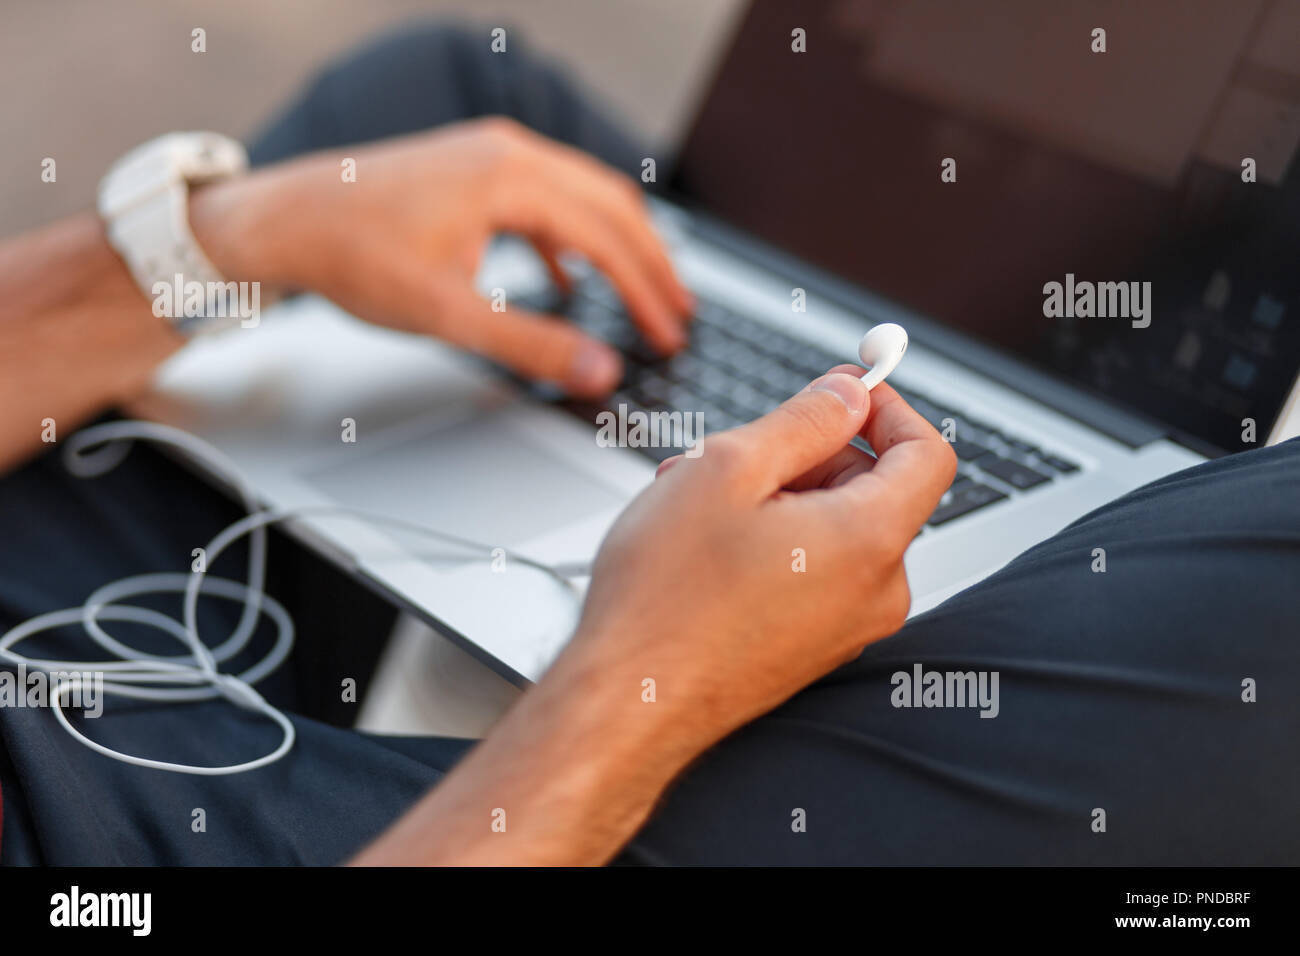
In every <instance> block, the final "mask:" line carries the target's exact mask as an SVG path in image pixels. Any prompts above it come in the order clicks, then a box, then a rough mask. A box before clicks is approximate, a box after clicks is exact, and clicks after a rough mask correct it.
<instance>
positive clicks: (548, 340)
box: [437, 289, 623, 398]
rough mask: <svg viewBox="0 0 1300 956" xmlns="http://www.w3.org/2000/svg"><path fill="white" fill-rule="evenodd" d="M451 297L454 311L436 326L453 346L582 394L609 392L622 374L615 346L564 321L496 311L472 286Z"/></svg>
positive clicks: (591, 395) (522, 311)
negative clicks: (612, 346) (613, 347)
mask: <svg viewBox="0 0 1300 956" xmlns="http://www.w3.org/2000/svg"><path fill="white" fill-rule="evenodd" d="M453 299H454V301H453V302H450V303H447V305H448V311H449V312H451V313H454V314H451V315H448V316H446V317H445V318H446V319H447V321H443V322H440V323H439V327H438V329H437V335H438V336H439V337H440V338H442V339H444V340H445V341H447V342H450V343H451V344H452V345H458V346H460V347H461V348H465V349H469V350H470V351H472V352H476V353H478V354H480V355H484V356H486V357H488V358H491V359H494V360H496V361H498V362H500V363H501V364H502V365H505V366H507V367H509V368H510V369H512V370H513V371H515V372H518V373H519V374H520V375H523V376H524V377H525V378H530V379H538V380H541V381H546V382H553V383H555V384H556V385H559V386H560V387H561V388H563V389H564V390H565V391H566V392H568V393H569V394H570V395H574V396H578V397H582V398H598V397H601V396H604V395H607V394H609V392H610V391H611V390H613V388H614V387H615V386H616V385H617V384H618V382H619V379H620V378H621V377H622V374H623V363H622V360H621V359H620V358H619V355H618V353H617V352H616V351H614V349H612V348H610V347H609V346H608V345H606V344H605V343H604V342H601V341H600V340H599V339H595V338H592V337H591V336H590V335H587V334H585V333H584V332H582V331H580V330H579V329H577V328H575V327H574V326H572V325H570V324H569V323H568V322H565V321H564V320H563V319H556V318H553V317H552V316H548V315H541V314H538V313H536V312H529V311H528V310H526V309H514V308H509V309H506V310H505V311H503V312H497V311H495V310H493V309H492V307H491V306H490V305H489V303H488V302H486V301H485V300H484V299H482V298H480V297H479V296H478V295H477V294H476V293H475V292H473V290H470V289H466V290H464V293H463V294H459V295H456V296H454V297H453Z"/></svg>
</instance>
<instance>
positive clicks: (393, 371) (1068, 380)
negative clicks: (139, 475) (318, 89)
mask: <svg viewBox="0 0 1300 956" xmlns="http://www.w3.org/2000/svg"><path fill="white" fill-rule="evenodd" d="M1133 6H1134V7H1140V9H1131V8H1128V7H1119V6H1116V5H1114V4H1110V3H1102V2H1079V3H1074V4H1067V5H1062V4H1050V5H1049V4H1041V3H1038V2H1036V0H1000V2H998V3H991V4H988V3H986V4H970V3H967V2H965V0H895V2H890V3H882V2H867V0H858V2H852V0H816V2H807V3H801V4H799V5H798V6H797V8H796V7H795V6H794V5H790V4H786V3H782V2H779V0H759V2H755V3H753V4H751V5H750V6H749V7H748V8H747V9H746V10H745V11H744V12H743V14H741V15H740V16H738V17H737V19H736V20H735V22H734V24H733V30H732V32H731V34H730V36H729V37H728V38H727V39H726V42H725V43H724V44H723V47H722V49H721V51H720V54H719V57H718V61H717V67H716V70H715V72H714V75H713V78H712V80H711V81H710V82H709V83H708V85H707V88H706V89H704V91H703V92H702V94H701V96H700V98H699V104H698V108H697V110H696V113H695V118H694V121H693V122H692V123H691V125H690V128H689V131H688V133H687V134H686V136H685V138H684V140H683V142H682V143H681V144H680V148H679V149H678V151H677V156H676V161H675V163H674V169H673V172H672V176H671V182H670V183H668V184H667V185H668V188H667V189H666V190H665V191H664V192H663V193H661V194H658V195H657V196H656V197H655V198H654V199H653V209H654V216H655V219H656V223H657V225H658V227H659V229H660V231H661V232H662V234H663V235H664V237H665V239H666V241H667V243H668V245H669V247H670V249H671V252H672V255H673V257H674V259H675V262H676V264H677V266H678V268H679V271H680V274H681V275H682V276H683V278H684V280H685V282H686V283H687V285H688V286H689V287H690V288H692V289H693V291H694V292H695V294H696V295H697V297H698V300H699V311H698V316H697V318H696V321H695V322H694V324H693V331H692V339H691V343H690V345H689V347H688V348H687V349H686V350H685V351H684V352H683V353H682V354H680V355H678V356H676V357H674V358H672V359H670V360H665V359H662V358H660V357H657V356H656V355H654V354H653V353H652V352H650V351H649V350H648V349H647V348H646V346H645V345H644V343H642V342H641V341H640V340H639V338H638V336H637V334H636V332H635V331H634V330H633V328H632V325H631V324H630V322H629V321H628V319H627V317H626V315H625V313H624V310H623V307H622V304H621V303H620V301H619V299H618V297H617V295H616V294H615V293H614V292H613V290H612V289H611V287H610V286H609V284H608V283H607V282H605V281H604V280H603V279H602V278H601V277H600V276H599V275H598V274H596V273H595V272H593V271H591V270H589V269H588V270H584V269H582V268H581V267H576V269H577V274H576V283H575V289H574V291H573V292H572V294H571V295H568V296H563V297H562V296H560V295H558V294H557V293H556V291H555V290H554V289H553V288H552V287H551V286H550V285H549V281H548V278H547V273H546V270H545V269H544V268H543V267H542V266H541V264H540V263H539V262H538V260H537V259H536V258H535V257H534V256H533V255H532V254H531V253H530V252H529V251H528V250H527V249H526V248H525V247H524V246H523V245H521V244H520V243H518V242H514V241H511V240H501V241H498V242H497V243H495V244H494V246H493V247H492V249H491V251H490V253H489V255H488V256H487V259H486V261H485V263H484V267H483V271H482V275H481V276H480V284H481V286H482V288H483V289H484V290H485V291H487V290H491V289H505V290H506V293H507V298H508V301H513V302H516V303H527V304H530V305H533V306H534V307H545V308H549V309H552V310H554V311H556V312H559V313H562V314H564V315H567V316H568V317H569V318H570V319H571V320H572V321H574V322H576V323H579V324H580V325H582V326H584V327H586V328H589V329H591V330H593V331H594V332H596V333H597V334H599V335H601V336H603V337H604V338H606V339H608V340H609V341H611V342H614V343H615V344H617V345H618V346H619V347H620V348H621V349H622V350H623V352H624V354H625V355H626V357H627V376H626V379H625V381H624V382H623V383H622V385H621V386H620V388H619V390H618V391H617V393H616V394H614V395H613V396H611V397H610V399H609V400H608V402H607V403H604V406H603V408H596V407H593V406H591V405H578V404H574V403H568V402H565V401H563V400H562V399H561V398H560V397H558V396H556V395H554V394H548V393H547V392H546V390H545V389H539V388H536V387H533V386H530V385H528V384H526V383H522V382H519V381H517V380H514V379H512V378H511V377H509V376H507V375H504V374H502V373H501V372H500V371H499V370H497V369H493V368H491V367H489V366H487V365H485V364H484V363H482V362H481V361H478V360H475V359H473V358H470V357H468V356H465V355H463V354H460V353H458V352H456V351H454V350H452V349H450V348H448V347H446V346H443V345H441V344H440V343H437V342H433V341H428V340H425V339H419V338H414V337H411V336H407V335H403V334H400V333H396V332H391V331H387V330H383V329H378V328H373V327H371V326H369V325H366V324H364V323H361V322H358V321H356V320H354V319H352V318H351V317H349V316H347V315H345V314H343V313H342V312H340V311H339V310H338V309H337V308H335V307H334V306H332V305H331V304H329V303H327V302H324V301H322V300H320V299H316V298H311V297H301V298H298V299H296V300H293V301H291V302H289V303H286V304H284V305H282V306H280V307H278V308H277V310H275V311H274V312H272V313H268V315H267V316H265V318H264V320H263V322H262V323H261V325H260V326H259V327H258V328H257V329H255V330H251V331H250V330H246V331H244V332H242V333H240V334H230V335H227V336H224V337H214V338H211V339H209V340H206V341H202V342H197V343H195V344H194V345H193V346H191V347H190V348H188V349H186V350H185V351H184V352H183V353H181V354H180V355H178V356H177V357H176V358H174V359H173V360H172V361H171V362H170V363H169V364H168V365H167V366H165V367H164V369H163V370H162V372H161V374H160V376H159V379H158V383H157V393H156V395H155V396H154V401H153V402H152V403H151V405H152V407H153V408H154V409H155V412H154V414H155V416H156V417H160V418H162V419H163V420H165V421H169V422H172V423H174V424H178V425H181V426H183V427H186V428H188V429H190V430H191V431H193V432H194V433H196V434H197V435H199V436H200V437H202V438H204V439H206V440H208V441H210V442H212V443H213V444H215V445H216V446H217V447H218V448H220V449H221V450H222V451H224V452H225V453H226V455H227V456H228V457H229V458H230V459H232V460H233V461H234V462H235V463H237V464H238V465H239V467H240V468H241V469H242V470H243V471H244V472H245V474H246V475H247V477H248V478H249V480H250V481H251V482H252V485H253V486H254V487H255V488H257V489H258V492H259V494H260V495H261V497H262V498H263V500H264V501H265V503H266V504H267V505H268V506H271V507H276V508H303V507H314V506H339V505H341V506H346V507H354V508H360V509H364V510H367V511H370V512H375V513H381V514H385V515H389V516H392V517H395V518H400V519H402V520H404V521H409V522H413V523H417V524H420V525H424V526H428V527H431V528H435V529H439V530H441V531H443V532H447V533H450V534H454V535H458V536H461V537H464V538H468V539H472V540H474V541H476V542H479V543H480V544H481V547H480V548H478V549H477V550H475V549H457V548H449V547H448V546H446V545H442V544H439V543H438V542H436V541H430V540H426V539H420V538H418V537H416V536H411V535H407V534H404V533H401V532H398V531H395V530H393V529H392V528H388V527H380V526H376V525H372V524H369V523H367V522H365V521H359V520H356V519H353V518H349V517H345V516H339V515H330V514H324V513H313V514H311V515H308V516H304V517H301V518H299V519H295V520H294V521H293V522H292V523H291V525H290V530H291V532H292V533H293V534H295V535H297V536H298V537H299V538H301V539H302V540H303V541H305V542H307V543H308V544H309V545H310V546H312V547H313V548H316V549H318V550H319V551H321V552H322V553H324V554H325V555H326V556H328V557H329V558H330V559H331V560H333V561H336V562H337V563H338V564H340V565H341V566H343V567H345V568H347V569H349V570H350V571H352V572H353V573H355V574H356V575H357V576H358V577H359V578H360V579H361V580H363V581H364V582H365V583H366V584H367V585H369V586H370V587H372V588H374V589H376V590H378V591H379V592H381V593H382V594H384V595H386V596H387V597H388V598H389V599H390V600H392V601H394V602H396V603H398V604H399V605H401V606H403V607H405V608H407V609H408V610H410V611H411V612H413V613H414V614H416V615H418V616H419V617H420V618H422V619H423V620H425V621H426V622H428V623H430V624H431V625H433V626H434V627H435V628H436V629H438V630H439V631H440V632H442V633H443V634H445V635H447V636H448V637H450V638H451V639H453V640H454V641H455V642H456V643H458V644H460V645H461V646H462V647H464V648H466V649H468V650H469V651H471V652H472V653H473V654H474V655H475V656H477V657H478V658H480V659H481V660H483V661H485V662H486V663H488V664H489V665H490V666H492V667H493V668H494V669H496V670H497V671H498V672H499V673H501V674H502V675H504V676H506V677H507V678H509V679H511V680H513V681H515V682H516V683H524V682H527V681H531V680H536V679H537V678H538V677H539V676H540V674H541V673H542V672H543V671H544V670H545V668H546V667H547V666H548V664H549V663H550V662H551V661H552V660H553V659H554V657H555V656H556V654H557V653H558V652H559V651H560V649H561V648H562V647H563V645H564V643H565V641H566V640H567V638H568V637H569V635H570V634H571V632H572V629H573V626H574V623H575V621H576V619H577V612H578V602H577V600H575V595H574V594H573V593H572V592H570V591H569V590H567V589H566V588H565V587H563V586H561V585H559V584H558V583H557V582H556V581H555V580H553V579H552V578H550V577H548V576H547V575H545V574H542V573H539V572H537V571H536V570H534V569H532V568H530V567H528V566H527V565H524V564H520V563H518V562H515V563H513V564H512V563H511V558H510V557H509V556H510V555H514V554H516V553H517V554H523V555H526V556H528V557H529V558H533V559H536V560H539V561H545V562H549V563H552V564H559V565H564V566H566V567H569V568H571V569H577V570H578V571H580V569H582V568H585V567H587V566H589V564H590V562H591V561H592V559H593V557H594V555H595V553H596V550H597V547H598V545H599V543H600V541H601V539H602V537H603V535H604V534H605V532H606V530H607V529H608V528H609V526H610V524H611V523H612V522H613V520H614V519H615V518H616V517H617V515H618V514H619V512H620V511H621V510H622V509H623V508H624V506H625V505H626V504H627V503H628V502H629V501H630V500H631V499H632V498H633V497H634V496H635V495H636V494H637V493H638V492H639V491H640V490H641V489H642V488H644V487H645V486H646V484H647V483H649V482H650V481H651V480H652V478H653V475H654V470H655V466H656V465H657V463H658V461H659V460H661V459H662V458H663V457H665V456H666V455H669V454H674V453H677V452H679V451H682V450H683V449H682V448H680V447H677V448H674V447H664V446H663V445H657V446H655V445H651V446H648V447H639V448H638V447H617V446H616V447H609V445H610V443H609V442H608V441H602V440H601V431H600V429H599V428H598V426H597V421H598V419H597V416H598V415H599V414H600V412H601V411H602V410H604V411H611V410H612V411H615V412H616V413H618V414H621V415H624V416H627V415H630V414H631V413H632V412H634V411H641V412H644V413H646V414H647V415H648V414H649V413H652V412H656V411H658V412H680V413H683V414H692V415H694V414H696V413H699V414H700V415H701V416H702V422H703V426H704V429H705V434H706V436H707V433H709V432H716V431H718V430H722V429H726V428H730V427H733V426H734V425H737V424H740V423H743V422H745V421H748V420H750V419H752V418H754V417H756V416H759V415H762V414H764V413H765V412H767V411H768V410H770V409H771V408H773V407H775V406H776V405H777V404H778V403H779V402H781V401H782V400H783V399H785V398H786V397H788V396H789V395H791V394H792V393H794V392H796V391H798V390H799V389H800V388H802V387H803V386H804V385H805V384H807V382H808V381H810V380H811V379H813V378H815V377H816V376H818V375H820V374H822V373H824V372H825V371H826V370H827V369H828V368H830V367H831V366H833V365H836V364H839V363H841V362H845V361H854V360H855V355H856V346H857V343H858V340H859V339H860V337H861V336H862V334H863V332H864V331H865V330H866V329H868V328H870V327H871V326H872V325H873V324H875V323H879V322H897V323H899V324H901V325H903V326H904V327H906V328H907V329H908V331H909V332H910V334H911V346H910V348H909V350H908V353H907V357H906V359H905V360H904V361H903V363H902V364H901V365H900V366H899V368H898V369H897V370H896V372H895V373H894V374H893V376H891V379H890V383H891V384H892V385H894V386H895V387H896V388H897V389H898V390H899V391H900V392H901V393H902V394H903V396H904V397H905V398H906V399H907V400H908V401H909V402H910V403H911V404H912V405H913V406H914V407H915V408H916V409H917V410H918V411H920V413H921V414H922V415H924V416H925V417H926V418H927V419H929V420H930V421H931V422H932V423H933V424H934V425H935V426H936V428H938V429H939V430H940V431H941V433H943V434H944V435H945V437H947V438H949V439H950V440H952V441H953V443H954V448H955V451H956V453H957V456H958V458H959V460H960V466H959V474H958V477H957V478H956V480H955V481H954V484H953V486H952V488H951V489H950V490H949V491H948V493H947V494H946V495H945V497H944V499H943V501H942V502H941V503H940V504H939V506H938V508H937V510H936V511H935V513H934V515H933V516H932V517H931V518H930V520H929V522H928V523H927V525H926V526H925V528H924V529H923V530H922V532H921V533H920V534H919V535H918V536H917V538H916V539H915V540H914V541H913V543H912V545H911V547H910V549H909V551H908V554H907V557H906V564H907V569H908V575H909V579H910V582H911V587H912V592H913V609H912V613H913V614H918V613H922V612H924V611H926V610H928V609H930V608H933V607H935V606H936V605H938V604H939V603H941V602H942V601H944V600H945V599H947V598H948V597H950V596H952V595H953V594H955V593H957V592H959V591H961V590H963V589H965V588H967V587H969V586H971V585H972V584H974V583H976V582H978V581H980V580H981V579H982V578H984V577H986V576H987V575H989V574H990V573H992V572H993V571H995V570H996V569H998V568H999V567H1001V566H1002V565H1004V564H1005V563H1006V562H1007V561H1009V560H1010V559H1011V558H1013V557H1015V556H1016V555H1017V554H1019V553H1021V552H1023V551H1024V550H1025V549H1027V548H1029V547H1031V546H1032V545H1034V544H1035V543H1037V542H1039V541H1042V540H1043V539H1044V538H1046V537H1048V536H1049V535H1051V534H1053V533H1054V532H1056V531H1058V530H1059V529H1061V528H1062V527H1064V526H1065V525H1066V524H1068V523H1069V522H1071V521H1073V520H1075V519H1076V518H1078V517H1080V516H1081V515H1083V514H1085V513H1087V512H1088V511H1090V510H1092V509H1094V508H1096V507H1098V506H1100V505H1102V504H1105V503H1106V502H1109V501H1111V500H1113V499H1115V498H1117V497H1119V496H1120V495H1122V494H1124V493H1125V492H1128V491H1130V490H1132V489H1134V488H1136V487H1138V486H1140V485H1142V484H1145V483H1147V482H1150V481H1152V480H1154V479H1157V478H1160V477H1161V476H1164V475H1168V474H1169V473H1171V472H1174V471H1177V470H1179V469H1182V468H1186V467H1188V466H1190V465H1194V464H1196V463H1197V462H1200V461H1203V460H1205V459H1207V458H1210V457H1214V456H1219V455H1224V454H1231V453H1235V452H1240V451H1243V450H1246V449H1249V448H1252V447H1258V446H1259V445H1263V444H1265V443H1266V442H1270V441H1278V440H1281V439H1282V438H1284V437H1287V436H1289V435H1293V434H1296V433H1297V432H1298V431H1300V422H1298V421H1297V415H1296V414H1294V413H1293V410H1294V409H1295V406H1296V401H1297V371H1298V370H1300V315H1298V314H1297V313H1298V309H1300V270H1297V269H1296V268H1295V262H1296V253H1297V250H1298V249H1300V243H1297V238H1300V237H1298V236H1297V230H1298V229H1300V187H1298V185H1297V173H1296V170H1295V168H1294V165H1295V164H1294V162H1293V156H1294V153H1295V149H1296V144H1297V140H1298V139H1300V10H1298V5H1297V4H1296V3H1294V2H1285V0H1224V2H1220V3H1213V2H1202V3H1185V2H1182V0H1167V2H1166V0H1149V2H1146V3H1143V4H1141V5H1133ZM1099 27H1101V28H1102V29H1104V31H1105V32H1104V34H1103V35H1102V37H1103V39H1102V47H1103V48H1102V49H1098V42H1099V41H1098V34H1097V33H1096V32H1095V31H1096V30H1097V29H1098V28H1099ZM799 31H802V33H801V34H800V33H799ZM800 38H802V39H800ZM801 45H802V48H803V51H802V52H800V51H799V50H797V49H796V47H799V46H801ZM1247 160H1249V162H1248V163H1247V162H1246V161H1247ZM660 165H661V166H662V165H663V164H662V163H661V164H660ZM629 172H630V173H631V174H633V175H636V174H637V173H638V172H639V171H638V170H631V171H629ZM1248 180H1249V181H1248ZM1087 290H1090V291H1087ZM692 420H694V419H692ZM606 421H608V419H606ZM349 423H350V425H349ZM349 427H350V429H351V437H352V438H353V439H354V440H351V441H349V440H347V437H348V432H349ZM707 447H708V440H707V437H706V438H705V439H704V446H703V453H704V454H705V455H707ZM498 549H500V550H498ZM1087 557H1088V556H1081V557H1080V561H1081V562H1082V561H1084V560H1087ZM664 559H665V560H706V559H707V556H699V555H679V556H673V555H666V556H665V558H664ZM502 572H504V573H502ZM575 580H576V582H577V586H578V588H579V591H580V589H581V586H582V576H581V573H577V574H576V577H575ZM664 599H665V600H672V599H673V598H672V596H671V595H665V596H664Z"/></svg>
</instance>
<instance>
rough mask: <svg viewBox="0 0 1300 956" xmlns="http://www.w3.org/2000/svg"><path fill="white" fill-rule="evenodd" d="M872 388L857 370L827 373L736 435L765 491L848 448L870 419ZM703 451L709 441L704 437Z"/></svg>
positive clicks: (741, 428) (737, 430) (742, 428)
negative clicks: (868, 412) (752, 460)
mask: <svg viewBox="0 0 1300 956" xmlns="http://www.w3.org/2000/svg"><path fill="white" fill-rule="evenodd" d="M870 406H871V393H870V391H868V389H867V386H865V385H863V384H862V380H861V379H860V378H858V377H857V376H856V375H848V374H845V373H843V372H836V373H833V374H830V375H823V376H822V377H821V378H819V379H817V380H815V381H814V382H813V383H812V384H811V385H809V386H808V387H807V388H805V389H804V390H803V391H802V392H800V393H799V394H798V395H795V396H794V397H793V398H790V399H788V400H787V401H786V402H785V403H784V404H782V405H781V406H779V407H778V408H776V409H774V410H773V411H771V412H769V413H768V414H766V415H764V416H763V417H762V418H759V419H757V420H755V421H752V422H750V423H749V424H748V425H742V426H741V427H740V428H738V429H736V431H735V435H736V438H737V440H738V441H739V442H741V443H742V444H743V446H744V447H745V448H746V450H747V451H749V452H751V453H752V454H753V455H754V460H755V461H757V462H760V463H761V464H758V465H757V466H756V468H755V469H754V473H755V474H756V475H757V476H759V477H760V480H761V481H762V483H763V485H764V488H763V491H764V493H770V492H772V491H775V490H777V489H778V488H780V487H782V486H783V485H785V484H787V483H788V482H791V481H793V480H794V479H795V478H797V477H799V476H800V475H802V474H803V473H804V472H806V471H808V470H809V469H811V468H813V467H815V466H817V465H820V464H821V463H822V462H824V461H826V460H827V459H828V458H830V457H831V456H832V455H834V454H835V453H836V452H838V451H840V450H841V449H843V448H844V446H846V445H847V444H848V443H849V442H850V441H852V440H853V438H854V436H855V435H857V433H858V430H859V429H860V428H862V426H863V424H864V423H865V422H866V420H867V410H868V409H869V408H870ZM704 447H705V454H707V453H708V442H707V441H706V442H705V446H704Z"/></svg>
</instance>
